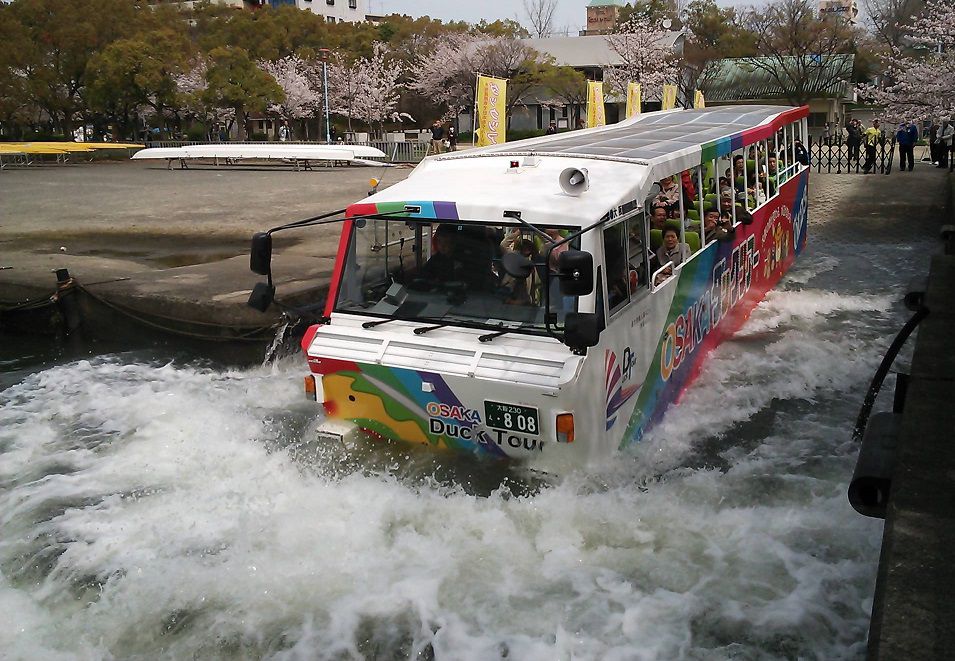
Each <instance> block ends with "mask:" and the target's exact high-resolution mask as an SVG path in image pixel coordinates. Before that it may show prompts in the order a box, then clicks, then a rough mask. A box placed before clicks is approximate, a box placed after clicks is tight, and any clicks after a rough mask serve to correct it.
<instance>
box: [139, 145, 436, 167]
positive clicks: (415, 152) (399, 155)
mask: <svg viewBox="0 0 955 661" xmlns="http://www.w3.org/2000/svg"><path fill="white" fill-rule="evenodd" d="M207 144H209V143H208V142H204V141H201V140H152V141H149V142H147V143H146V146H147V147H187V146H189V145H207ZM224 144H230V145H265V144H274V141H262V140H238V141H229V142H228V143H224ZM282 144H286V145H325V144H326V143H324V142H306V141H304V140H289V141H288V142H284V143H282ZM349 145H356V146H362V147H375V148H376V149H380V150H381V151H383V152H385V154H387V155H388V156H387V157H386V158H385V159H381V158H378V159H366V160H384V161H385V162H387V163H417V162H418V161H420V160H421V159H423V158H424V157H425V156H427V155H428V152H429V150H430V148H431V141H430V140H428V141H427V142H413V141H408V142H387V141H385V140H372V141H370V142H345V143H332V145H331V146H342V147H348V146H349Z"/></svg>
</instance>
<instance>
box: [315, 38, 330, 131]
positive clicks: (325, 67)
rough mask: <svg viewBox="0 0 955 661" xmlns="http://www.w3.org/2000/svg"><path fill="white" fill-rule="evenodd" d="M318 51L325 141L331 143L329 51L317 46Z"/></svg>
mask: <svg viewBox="0 0 955 661" xmlns="http://www.w3.org/2000/svg"><path fill="white" fill-rule="evenodd" d="M318 52H319V53H321V56H322V87H323V91H322V96H324V97H325V142H326V143H327V144H331V143H332V128H331V127H332V125H331V120H330V119H329V115H328V54H329V53H330V52H331V51H330V50H329V49H327V48H319V49H318Z"/></svg>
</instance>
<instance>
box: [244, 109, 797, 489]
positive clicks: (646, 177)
mask: <svg viewBox="0 0 955 661" xmlns="http://www.w3.org/2000/svg"><path fill="white" fill-rule="evenodd" d="M806 115H807V108H806V107H801V108H786V107H779V106H733V107H719V108H707V109H700V110H675V111H669V112H659V113H651V114H645V115H638V116H637V117H635V118H633V119H630V120H627V121H624V122H621V123H620V124H615V125H612V126H606V127H600V128H595V129H589V130H581V131H574V132H570V133H562V134H557V135H550V136H546V137H541V138H532V139H529V140H523V141H520V142H513V143H508V144H505V145H501V146H495V147H489V148H483V149H475V150H469V151H465V152H457V153H450V154H444V155H437V156H432V157H429V158H426V159H425V160H424V161H422V163H421V164H420V165H419V166H418V167H417V168H416V169H415V171H414V172H412V174H411V175H410V176H409V177H408V178H407V179H406V180H405V181H402V182H400V183H397V184H395V185H393V186H391V187H390V188H388V189H386V190H383V191H381V192H377V193H375V194H373V195H371V196H370V197H368V198H367V199H365V200H363V201H361V202H358V203H356V204H353V205H351V206H350V207H348V209H346V210H342V211H339V212H334V213H331V214H326V215H325V216H321V217H317V218H315V219H309V220H308V221H302V222H301V223H297V224H293V225H294V226H303V224H304V225H309V224H315V223H327V222H333V221H338V222H342V223H343V230H342V235H341V241H340V245H339V249H338V257H337V263H336V267H335V272H334V276H333V280H332V283H331V289H330V292H329V296H328V301H327V305H326V308H325V312H324V317H323V318H322V319H321V320H320V323H318V324H315V325H313V326H311V327H310V328H309V329H308V331H307V333H306V334H305V337H304V338H303V341H302V346H303V348H304V350H305V353H306V355H307V359H308V367H309V369H310V374H309V376H308V377H306V391H308V392H309V393H310V394H312V395H313V396H314V397H315V399H316V400H317V401H318V402H321V403H322V404H323V405H324V409H325V414H326V419H325V421H324V422H323V424H322V428H321V430H320V435H321V436H322V437H324V438H332V439H338V440H345V439H346V437H349V436H350V435H364V436H367V437H370V438H372V439H392V440H401V441H407V442H411V443H422V444H427V445H430V446H432V447H434V448H446V449H448V450H453V451H467V452H473V453H477V454H486V455H490V456H496V457H509V458H512V459H516V460H521V461H524V462H526V463H527V464H529V465H530V466H531V467H534V468H540V469H543V470H548V471H557V472H559V471H565V470H567V469H568V468H571V467H575V466H581V465H585V464H586V463H587V462H589V461H592V460H594V459H597V458H600V457H604V456H606V455H608V454H609V453H611V452H613V451H615V450H617V449H619V448H622V447H624V446H626V445H628V444H630V443H633V442H636V441H639V440H640V438H641V436H642V435H643V434H644V432H646V430H647V429H648V428H650V427H651V426H652V425H653V424H654V423H655V422H657V421H658V420H659V419H660V417H661V416H662V414H663V412H664V411H665V410H666V408H667V406H668V405H670V404H671V403H673V402H675V401H677V400H678V398H679V397H680V394H681V393H682V392H683V391H684V389H685V388H686V387H687V385H688V384H689V383H690V381H691V380H692V379H693V377H694V376H695V375H696V374H697V373H698V371H699V370H700V367H701V364H702V362H703V360H704V358H705V357H706V355H707V353H708V352H709V350H711V349H712V348H713V347H714V346H716V345H717V344H719V342H720V341H721V340H722V339H723V338H725V337H727V336H728V335H730V334H732V333H733V332H734V331H735V330H736V329H738V328H739V326H740V325H741V324H742V323H743V321H745V319H746V317H747V316H748V314H749V313H750V312H751V311H752V309H753V308H754V306H755V305H756V304H757V303H758V302H759V301H760V300H761V299H762V297H763V296H764V295H765V293H766V291H767V290H769V289H770V288H772V287H773V286H774V285H775V284H776V282H777V281H778V280H779V279H780V278H781V277H782V275H783V274H784V273H785V271H786V270H787V269H788V268H789V266H790V265H791V264H792V262H793V260H794V259H795V257H796V255H798V254H799V253H800V252H801V250H802V249H803V247H804V246H805V244H806V229H807V182H808V168H807V167H806V165H805V164H804V163H802V162H800V161H802V160H804V158H803V152H802V148H801V146H800V144H799V143H800V142H801V141H802V142H804V140H805V136H806V123H805V121H806V120H805V118H806ZM658 207H660V208H662V209H663V210H662V211H661V210H660V209H658ZM714 212H715V213H714ZM336 213H337V214H338V217H336V215H335V214H336ZM276 229H283V228H276ZM671 229H672V230H673V231H671ZM273 231H275V230H273ZM270 259H271V232H269V233H261V234H257V235H256V237H255V238H254V239H253V249H252V269H253V271H255V272H257V273H260V274H262V275H269V276H270V267H269V261H270ZM273 294H274V288H273V287H272V285H271V276H270V278H269V284H266V283H259V285H257V288H256V290H255V292H254V293H253V296H252V299H253V300H250V304H253V305H257V306H258V307H264V306H267V305H268V304H269V303H270V301H271V299H272V295H273Z"/></svg>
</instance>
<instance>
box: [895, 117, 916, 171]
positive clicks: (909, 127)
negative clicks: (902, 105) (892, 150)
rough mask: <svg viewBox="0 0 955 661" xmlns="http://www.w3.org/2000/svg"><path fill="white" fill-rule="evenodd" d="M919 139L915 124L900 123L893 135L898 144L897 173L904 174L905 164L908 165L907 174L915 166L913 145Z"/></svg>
mask: <svg viewBox="0 0 955 661" xmlns="http://www.w3.org/2000/svg"><path fill="white" fill-rule="evenodd" d="M918 139H919V130H918V127H917V126H915V124H911V123H909V122H902V123H901V124H899V130H898V131H896V133H895V141H896V142H897V143H899V172H905V162H906V161H908V163H909V172H911V171H912V167H913V166H914V165H915V143H916V142H918Z"/></svg>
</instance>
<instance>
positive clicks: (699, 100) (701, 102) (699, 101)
mask: <svg viewBox="0 0 955 661" xmlns="http://www.w3.org/2000/svg"><path fill="white" fill-rule="evenodd" d="M693 107H694V108H705V107H706V99H704V98H703V92H701V91H700V90H696V96H694V97H693Z"/></svg>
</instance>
